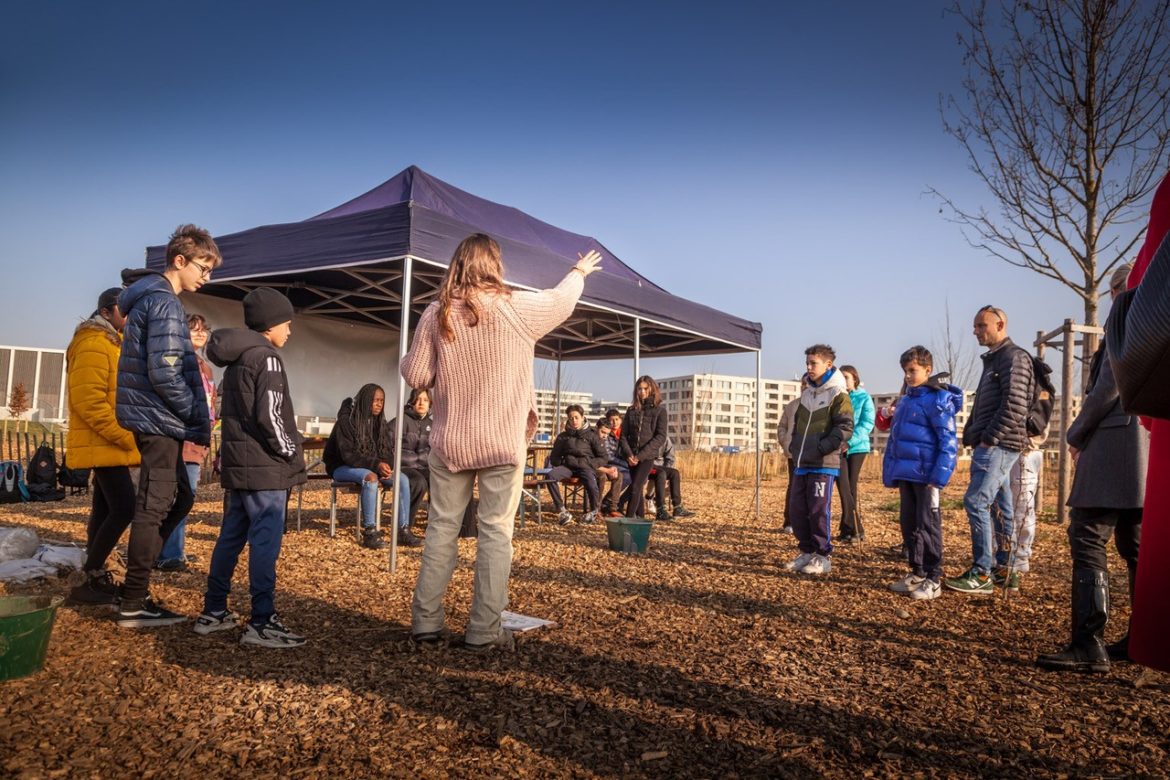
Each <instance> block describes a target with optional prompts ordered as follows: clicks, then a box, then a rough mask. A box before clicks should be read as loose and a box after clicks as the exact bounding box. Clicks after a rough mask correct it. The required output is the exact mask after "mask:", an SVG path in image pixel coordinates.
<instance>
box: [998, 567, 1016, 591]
mask: <svg viewBox="0 0 1170 780" xmlns="http://www.w3.org/2000/svg"><path fill="white" fill-rule="evenodd" d="M1006 568H1007V567H1005V566H997V567H996V568H995V569H993V570H992V571H991V582H992V583H993V584H994V586H995V587H997V588H1007V589H1008V590H1010V591H1013V592H1017V593H1018V592H1019V590H1020V573H1019V572H1018V571H1010V572H1009V571H1006Z"/></svg>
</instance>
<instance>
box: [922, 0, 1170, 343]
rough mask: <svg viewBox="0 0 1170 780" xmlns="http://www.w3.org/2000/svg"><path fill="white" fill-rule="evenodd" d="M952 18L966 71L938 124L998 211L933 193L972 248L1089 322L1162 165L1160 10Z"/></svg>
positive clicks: (1167, 135) (1169, 89)
mask: <svg viewBox="0 0 1170 780" xmlns="http://www.w3.org/2000/svg"><path fill="white" fill-rule="evenodd" d="M954 13H955V14H956V15H957V16H958V17H959V19H961V20H962V23H963V25H962V30H961V31H960V33H959V36H958V39H959V45H960V47H961V48H962V50H963V54H964V63H965V64H966V66H967V75H966V77H965V78H964V80H963V83H962V90H961V93H960V97H958V98H956V97H955V96H954V95H952V96H949V97H948V98H946V99H944V100H943V101H941V103H940V109H941V111H942V114H943V124H944V126H945V129H946V131H947V132H948V133H949V134H950V135H951V136H953V137H954V138H955V139H956V140H958V142H959V143H960V144H961V145H962V147H963V149H964V150H965V151H966V153H967V157H968V160H969V163H970V169H971V170H972V171H973V172H974V173H975V175H976V176H977V177H978V178H979V180H980V181H982V182H983V184H984V185H986V187H987V188H988V189H989V190H990V191H991V194H992V196H993V197H994V200H995V202H996V205H997V207H998V208H996V209H993V210H992V211H989V210H987V209H985V208H983V207H978V208H977V209H975V210H972V209H971V208H969V207H965V206H960V205H958V204H957V203H955V202H954V201H953V200H952V199H951V198H949V197H947V196H945V195H943V194H942V193H940V192H939V191H938V190H935V189H932V190H931V191H932V192H933V193H934V194H935V195H936V196H938V197H939V198H940V199H941V201H942V203H943V205H944V207H945V208H946V209H948V210H949V211H950V218H951V219H952V221H954V222H957V223H958V224H960V225H962V227H963V234H964V237H965V238H966V239H967V241H968V242H969V243H970V244H971V245H972V246H975V247H978V248H980V249H983V250H985V251H986V252H988V253H989V254H990V255H992V256H993V257H997V258H999V259H1000V260H1003V261H1004V262H1007V263H1010V264H1011V265H1014V266H1017V267H1019V268H1026V269H1028V270H1030V271H1034V272H1036V273H1038V274H1040V275H1041V276H1044V277H1047V278H1049V279H1054V280H1056V281H1057V282H1059V283H1061V284H1063V285H1065V286H1066V287H1068V288H1069V289H1070V290H1072V291H1073V292H1074V293H1076V294H1077V295H1078V296H1079V297H1080V298H1081V299H1082V301H1083V303H1084V315H1085V324H1088V325H1096V324H1097V322H1098V318H1097V314H1098V289H1099V288H1100V286H1101V283H1102V281H1103V279H1104V278H1105V277H1107V276H1108V275H1109V273H1110V272H1111V271H1112V270H1113V268H1114V267H1116V266H1117V264H1118V263H1120V262H1122V261H1123V260H1125V259H1126V258H1127V257H1129V256H1130V254H1131V252H1133V251H1134V248H1135V244H1136V243H1137V242H1138V240H1139V239H1140V238H1141V233H1142V230H1141V227H1137V228H1128V229H1127V228H1126V227H1125V226H1127V225H1133V224H1136V223H1139V222H1143V221H1144V217H1145V213H1146V196H1147V195H1149V194H1150V192H1151V190H1152V189H1153V188H1154V187H1155V185H1156V184H1157V183H1158V180H1159V179H1160V177H1161V175H1162V174H1163V173H1164V172H1165V171H1166V168H1167V159H1168V139H1170V120H1168V118H1167V117H1168V116H1170V111H1168V110H1167V107H1168V106H1170V100H1168V98H1170V36H1167V23H1168V22H1170V3H1167V2H1164V0H1154V1H1153V2H1150V1H1149V0H1019V1H1018V2H1011V1H1010V0H1009V1H1007V2H1004V3H1003V4H1002V6H999V7H997V8H994V9H991V11H990V13H989V7H988V3H987V2H986V0H956V3H955V6H954ZM1142 227H1144V224H1143V225H1142ZM1086 346H1088V345H1086Z"/></svg>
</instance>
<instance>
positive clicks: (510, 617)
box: [500, 609, 556, 634]
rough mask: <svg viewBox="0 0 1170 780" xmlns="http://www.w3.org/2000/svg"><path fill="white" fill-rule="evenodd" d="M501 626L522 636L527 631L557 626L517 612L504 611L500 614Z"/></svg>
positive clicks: (549, 621) (548, 621)
mask: <svg viewBox="0 0 1170 780" xmlns="http://www.w3.org/2000/svg"><path fill="white" fill-rule="evenodd" d="M500 625H502V626H503V627H504V628H506V629H508V630H509V631H512V632H514V633H517V634H522V633H524V632H525V631H531V630H533V629H534V628H543V627H544V626H555V625H556V623H554V622H553V621H551V620H543V619H541V618H537V617H531V616H529V615H521V614H519V613H516V612H509V611H508V610H506V609H505V610H504V611H503V612H501V613H500Z"/></svg>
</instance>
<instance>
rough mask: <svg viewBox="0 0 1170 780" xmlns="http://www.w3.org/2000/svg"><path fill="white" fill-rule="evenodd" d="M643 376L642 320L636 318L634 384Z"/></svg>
mask: <svg viewBox="0 0 1170 780" xmlns="http://www.w3.org/2000/svg"><path fill="white" fill-rule="evenodd" d="M640 376H642V320H641V319H639V318H638V317H635V318H634V384H637V383H638V377H640Z"/></svg>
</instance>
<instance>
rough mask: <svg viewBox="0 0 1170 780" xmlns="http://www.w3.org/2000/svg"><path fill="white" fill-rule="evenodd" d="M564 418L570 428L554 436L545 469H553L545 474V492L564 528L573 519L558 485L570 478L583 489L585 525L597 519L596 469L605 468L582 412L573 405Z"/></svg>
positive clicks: (602, 454)
mask: <svg viewBox="0 0 1170 780" xmlns="http://www.w3.org/2000/svg"><path fill="white" fill-rule="evenodd" d="M565 415H566V416H567V417H568V418H569V424H568V425H567V426H566V427H565V430H563V431H561V432H560V433H559V434H557V439H556V441H554V442H553V448H552V453H551V454H550V455H549V456H548V465H549V466H552V469H551V470H550V471H549V472H548V479H549V480H550V481H549V484H548V492H549V494H550V495H551V496H552V500H553V506H554V507H555V508H556V510H557V522H558V523H560V524H561V525H567V524H568V523H569V522H570V521H571V520H572V519H573V515H572V514H571V513H570V512H569V510H567V509H565V503H564V501H563V500H562V499H561V491H560V488H559V487H558V486H557V483H558V482H560V481H561V480H562V479H568V478H569V477H576V478H577V479H579V480H581V482H582V483H583V484H584V485H585V509H586V512H585V514H583V515H582V516H581V519H580V521H579V522H581V523H584V524H586V525H588V524H589V523H592V522H593V521H594V520H595V519H596V518H597V507H598V506H599V505H600V504H601V495H600V492H599V491H598V488H597V469H598V468H599V467H601V466H604V465H605V461H606V458H607V455H606V452H605V447H604V446H602V444H601V439H599V438H598V437H597V432H596V431H594V430H593V429H592V428H589V427H587V426H586V425H585V410H584V409H582V408H581V407H580V406H578V405H577V404H573V405H572V406H570V407H569V408H567V409H566V410H565Z"/></svg>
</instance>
